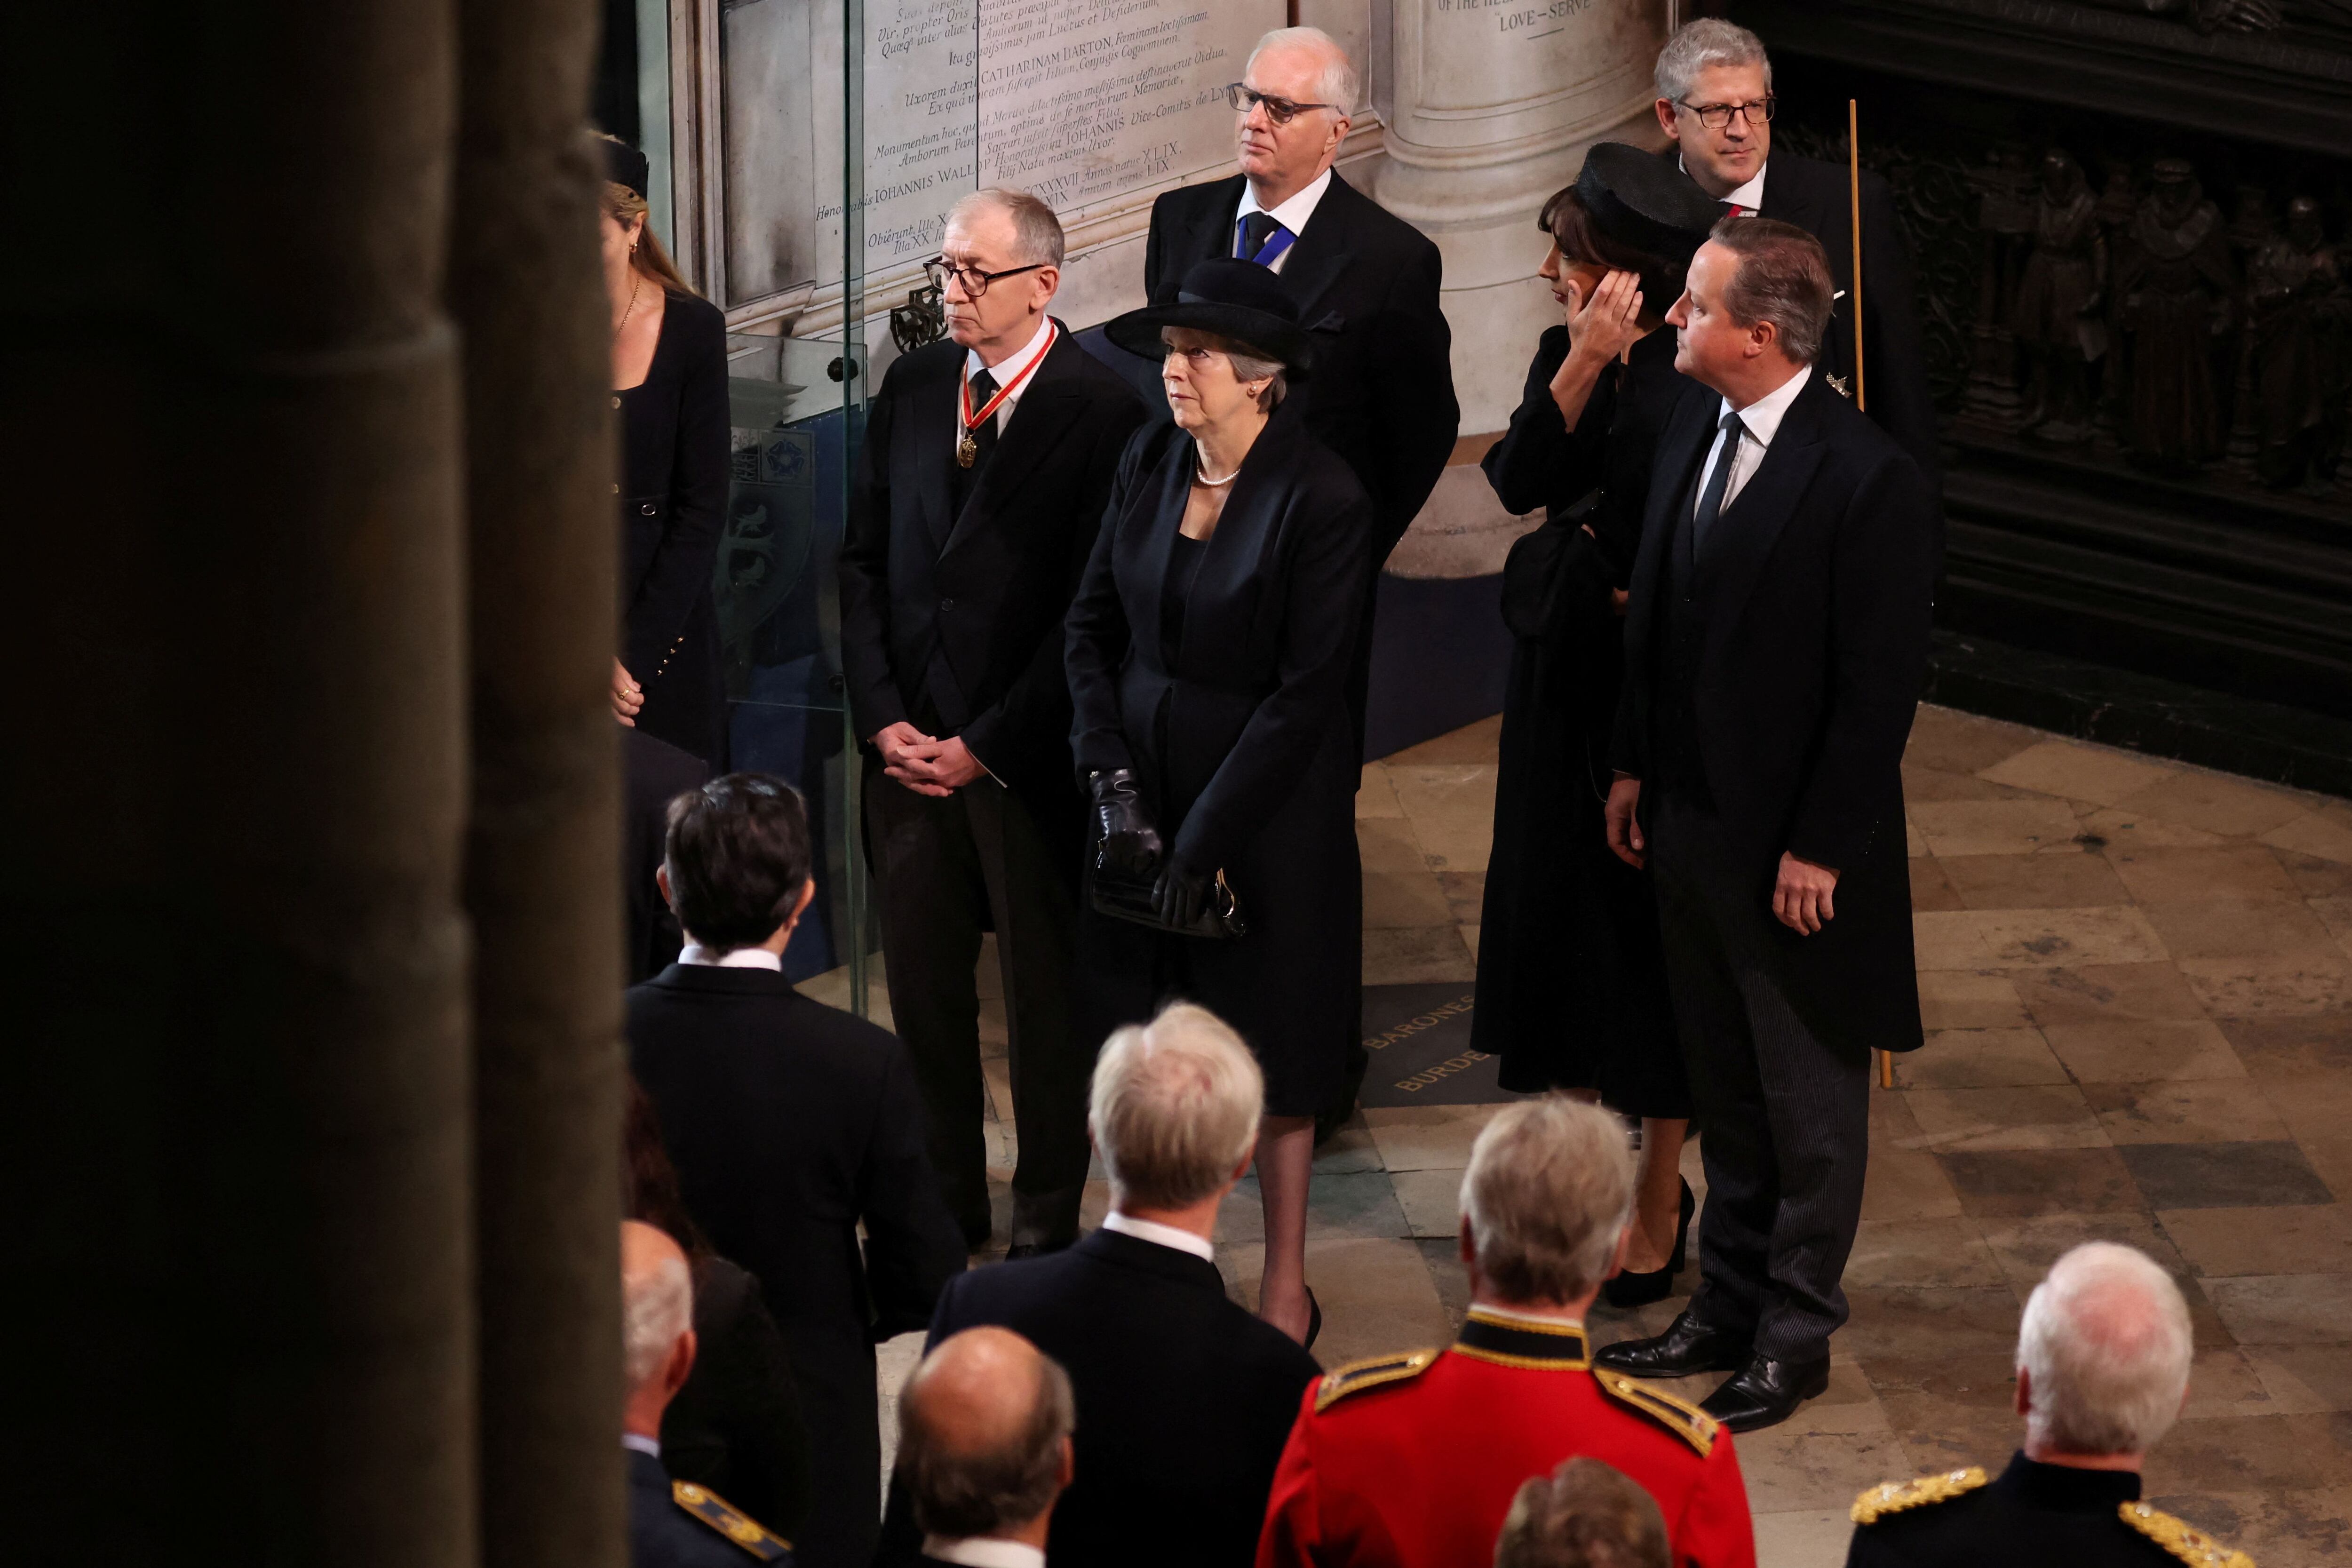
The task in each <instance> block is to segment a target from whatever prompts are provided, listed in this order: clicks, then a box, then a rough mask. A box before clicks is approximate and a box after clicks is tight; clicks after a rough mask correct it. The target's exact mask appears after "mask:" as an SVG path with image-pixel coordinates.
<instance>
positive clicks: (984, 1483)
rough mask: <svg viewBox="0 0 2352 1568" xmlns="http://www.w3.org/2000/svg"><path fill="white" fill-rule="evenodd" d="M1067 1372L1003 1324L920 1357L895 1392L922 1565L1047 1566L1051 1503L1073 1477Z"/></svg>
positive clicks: (903, 1476)
mask: <svg viewBox="0 0 2352 1568" xmlns="http://www.w3.org/2000/svg"><path fill="white" fill-rule="evenodd" d="M1074 1405H1075V1402H1074V1401H1073V1399H1072V1398H1071V1394H1070V1375H1069V1373H1066V1372H1064V1371H1063V1370H1062V1369H1061V1367H1060V1366H1058V1365H1056V1364H1055V1361H1054V1358H1053V1357H1051V1356H1049V1355H1045V1354H1043V1353H1041V1352H1039V1351H1038V1349H1037V1347H1036V1346H1035V1345H1033V1344H1031V1343H1030V1342H1028V1341H1027V1340H1024V1339H1023V1338H1022V1337H1021V1336H1020V1335H1019V1334H1016V1333H1013V1332H1012V1331H1009V1330H1005V1329H966V1330H964V1331H962V1332H961V1333H959V1334H950V1336H948V1338H946V1339H945V1340H942V1341H940V1342H939V1343H938V1344H936V1345H934V1346H933V1347H932V1348H931V1349H930V1350H929V1352H926V1353H925V1354H924V1356H923V1360H922V1364H921V1365H919V1366H918V1367H916V1368H915V1371H914V1375H912V1376H911V1377H909V1378H908V1379H907V1386H906V1387H905V1388H904V1389H902V1390H900V1391H899V1394H898V1465H897V1474H896V1478H895V1479H896V1480H897V1482H898V1486H899V1488H900V1489H901V1490H902V1492H903V1495H904V1496H905V1497H906V1498H907V1499H908V1504H909V1506H910V1507H911V1509H912V1510H913V1513H914V1519H915V1524H916V1526H917V1527H918V1528H919V1529H920V1530H921V1531H922V1532H923V1546H922V1556H921V1559H920V1561H922V1562H924V1563H963V1564H966V1565H967V1568H1045V1537H1046V1534H1047V1532H1048V1531H1050V1530H1051V1528H1052V1525H1053V1519H1054V1505H1055V1502H1056V1501H1057V1500H1059V1499H1060V1498H1061V1496H1062V1494H1063V1491H1064V1490H1065V1489H1066V1488H1067V1487H1068V1486H1069V1484H1070V1477H1071V1476H1072V1475H1073V1474H1074V1473H1075V1466H1074V1464H1073V1460H1072V1457H1071V1451H1070V1429H1071V1427H1072V1426H1074V1425H1075V1424H1076V1411H1075V1407H1074Z"/></svg>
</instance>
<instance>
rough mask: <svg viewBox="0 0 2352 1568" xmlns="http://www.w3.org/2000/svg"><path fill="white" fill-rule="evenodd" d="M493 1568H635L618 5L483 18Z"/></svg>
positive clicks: (470, 610)
mask: <svg viewBox="0 0 2352 1568" xmlns="http://www.w3.org/2000/svg"><path fill="white" fill-rule="evenodd" d="M457 26H458V33H457V43H458V57H457V63H458V137H457V174H456V180H455V184H454V186H453V195H454V200H455V216H456V222H455V224H454V225H453V227H452V232H451V237H450V276H449V302H450V310H451V313H452V314H453V315H455V316H456V317H457V321H458V323H459V325H460V326H461V327H462V329H463V331H464V335H465V344H466V361H465V375H466V383H465V384H466V447H467V516H468V520H469V525H468V530H467V543H468V549H467V634H468V637H469V638H470V642H471V654H472V658H471V668H470V679H471V686H470V695H471V719H472V723H471V732H472V738H473V773H472V781H471V782H472V819H471V823H470V827H469V832H468V835H467V862H466V889H465V890H466V906H467V910H468V912H469V913H470V914H471V915H472V916H473V920H474V937H475V946H474V969H473V982H474V1030H475V1038H474V1045H475V1059H474V1114H473V1129H474V1135H475V1136H474V1176H475V1184H476V1191H475V1200H474V1216H475V1224H476V1227H477V1230H476V1258H477V1262H476V1274H477V1279H476V1285H475V1302H476V1309H477V1312H478V1322H479V1326H480V1336H481V1340H480V1345H481V1372H480V1402H481V1404H480V1408H481V1426H480V1441H481V1454H480V1477H481V1479H480V1498H481V1543H482V1544H481V1552H482V1562H483V1563H486V1564H489V1563H495V1564H498V1565H499V1568H573V1565H579V1568H622V1565H623V1564H624V1563H625V1562H626V1560H627V1547H626V1541H627V1535H626V1531H625V1528H624V1525H625V1517H624V1507H623V1494H622V1480H621V1475H622V1472H621V1448H620V1422H621V1393H622V1391H621V1373H620V1345H621V1329H620V1314H619V1310H618V1302H617V1296H618V1281H619V1279H620V1261H619V1256H618V1223H619V1217H620V1216H619V1140H620V1094H619V1086H620V1071H621V1057H620V1045H619V1041H620V1008H619V1001H620V985H621V915H620V905H619V896H620V862H619V855H620V820H619V806H618V787H619V786H618V757H619V734H620V731H619V727H618V726H617V725H615V724H614V721H613V716H612V710H611V709H610V707H609V706H608V704H607V700H606V697H605V693H606V691H607V689H609V687H610V684H611V675H612V668H613V637H614V624H615V610H614V593H615V587H614V580H615V575H616V573H617V571H618V565H619V563H618V559H617V557H618V542H617V539H616V530H617V528H618V521H619V510H618V508H617V506H616V504H615V502H614V461H615V458H614V428H615V420H616V417H617V416H615V414H614V412H613V410H614V405H616V404H617V402H618V399H616V398H614V396H613V395H612V347H611V345H612V334H611V330H610V326H609V318H608V316H607V315H606V308H605V304H604V281H603V274H602V272H601V270H600V267H599V263H598V260H597V251H596V243H595V233H596V222H597V214H598V211H599V207H598V203H597V192H598V190H599V189H600V188H601V184H602V181H603V179H604V173H603V163H602V159H601V156H598V155H596V154H594V153H592V150H591V148H592V144H591V143H590V142H588V141H587V139H586V136H585V133H584V132H583V129H582V110H583V105H584V104H585V103H586V102H587V100H588V82H589V78H590V74H591V67H592V64H593V59H594V54H595V44H596V36H597V26H598V15H597V9H596V7H595V5H593V3H592V0H459V4H458V5H457Z"/></svg>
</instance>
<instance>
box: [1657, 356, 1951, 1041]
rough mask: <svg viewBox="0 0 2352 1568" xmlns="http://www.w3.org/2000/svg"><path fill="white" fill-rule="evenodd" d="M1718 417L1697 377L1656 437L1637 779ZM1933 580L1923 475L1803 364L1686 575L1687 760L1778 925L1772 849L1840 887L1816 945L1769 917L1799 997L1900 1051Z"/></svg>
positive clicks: (1907, 1030)
mask: <svg viewBox="0 0 2352 1568" xmlns="http://www.w3.org/2000/svg"><path fill="white" fill-rule="evenodd" d="M1721 407H1722V399H1721V398H1720V397H1719V396H1718V395H1717V394H1716V393H1714V392H1712V391H1710V390H1709V389H1707V388H1706V387H1704V386H1702V385H1700V384H1697V383H1696V382H1692V383H1690V384H1688V385H1687V386H1686V387H1685V389H1684V391H1683V393H1682V395H1681V396H1680V397H1679V398H1678V399H1677V400H1676V401H1675V405H1674V408H1673V412H1672V413H1671V414H1670V415H1669V416H1668V418H1667V423H1666V428H1665V433H1664V435H1663V436H1662V437H1660V438H1659V441H1658V449H1657V459H1656V466H1655V468H1654V469H1653V470H1652V476H1651V482H1650V493H1649V504H1648V507H1647V509H1646V516H1645V518H1644V520H1643V529H1642V548H1641V552H1640V554H1639V555H1638V556H1637V557H1636V558H1635V560H1634V563H1633V587H1632V590H1631V592H1632V599H1631V602H1630V603H1629V604H1628V605H1627V606H1626V616H1625V687H1624V695H1623V697H1622V700H1620V703H1619V707H1618V721H1617V727H1616V738H1615V742H1614V744H1613V747H1612V752H1613V761H1614V763H1615V766H1616V767H1617V768H1618V769H1619V770H1621V771H1622V772H1624V773H1631V774H1633V776H1635V777H1637V778H1639V777H1643V776H1644V775H1645V774H1646V773H1648V771H1649V758H1650V755H1651V751H1652V742H1653V739H1654V733H1655V731H1654V721H1655V720H1656V717H1657V714H1656V707H1657V704H1656V697H1657V693H1658V689H1659V686H1660V668H1659V667H1660V662H1661V651H1662V650H1661V646H1660V645H1661V643H1662V640H1663V639H1662V637H1661V636H1660V633H1661V631H1662V629H1663V624H1664V620H1665V609H1664V603H1663V597H1664V594H1665V593H1666V592H1667V586H1666V578H1667V572H1666V565H1667V551H1668V548H1669V546H1670V542H1671V540H1672V538H1673V535H1674V532H1675V522H1676V519H1677V513H1678V511H1679V510H1681V509H1686V508H1688V507H1689V506H1690V505H1691V502H1692V500H1693V499H1694V496H1695V494H1696V484H1697V479H1698V475H1699V472H1700V469H1701V467H1702V465H1703V464H1704V463H1705V461H1706V453H1707V449H1708V447H1709V446H1710V445H1711V444H1712V443H1713V441H1714V439H1715V432H1716V416H1717V414H1718V413H1719V412H1720V410H1721ZM1936 566H1937V560H1936V547H1935V504H1934V500H1933V498H1932V496H1931V495H1930V493H1929V491H1928V489H1927V480H1926V479H1924V478H1923V477H1922V476H1921V474H1920V472H1919V468H1918V465H1917V464H1916V463H1914V462H1912V461H1911V459H1910V458H1909V457H1908V456H1906V454H1905V453H1904V451H1903V449H1902V448H1901V447H1897V446H1896V445H1895V442H1894V440H1893V439H1892V438H1891V437H1888V436H1887V434H1886V433H1885V431H1883V430H1881V429H1879V428H1878V426H1875V425H1874V424H1873V423H1872V422H1871V421H1870V420H1868V419H1867V418H1865V417H1864V416H1862V415H1860V414H1857V413H1855V412H1854V408H1853V404H1851V403H1849V402H1847V401H1846V400H1845V399H1844V398H1843V397H1840V396H1839V395H1837V394H1836V393H1835V392H1834V391H1832V389H1831V388H1830V387H1829V386H1828V385H1827V384H1825V383H1824V382H1823V380H1822V374H1821V373H1820V372H1818V371H1816V372H1814V373H1813V374H1812V375H1811V380H1810V382H1809V383H1808V384H1807V385H1806V387H1805V389H1804V391H1803V392H1802V393H1801V394H1799V395H1798V397H1797V399H1796V401H1795V402H1794V403H1793V404H1791V405H1790V408H1789V412H1788V415H1787V416H1786V417H1785V418H1784V419H1782V421H1781V423H1780V429H1779V431H1778V432H1777V433H1776V434H1775V436H1774V437H1773V440H1772V444H1771V446H1770V447H1767V448H1766V449H1765V454H1764V459H1763V461H1762V463H1761V464H1760V465H1759V467H1758V468H1757V470H1756V472H1755V474H1754V475H1753V476H1752V477H1750V478H1749V479H1748V482H1747V484H1746V485H1745V486H1744V487H1743V488H1742V489H1741V490H1740V492H1739V494H1738V498H1737V499H1735V500H1733V502H1732V504H1731V505H1730V507H1729V508H1727V510H1725V512H1724V514H1723V516H1722V518H1721V519H1720V520H1718V521H1717V522H1716V523H1715V524H1714V527H1713V530H1712V531H1711V533H1710V534H1709V537H1708V541H1707V548H1706V552H1703V553H1702V554H1701V556H1700V558H1699V563H1698V571H1697V577H1696V600H1697V605H1696V612H1697V614H1698V616H1699V617H1700V619H1701V621H1702V624H1703V625H1704V626H1705V627H1706V637H1705V641H1704V644H1703V645H1702V647H1701V652H1700V655H1699V663H1698V672H1697V678H1696V718H1697V739H1698V745H1699V757H1700V763H1701V765H1702V767H1703V769H1704V771H1705V773H1706V784H1707V789H1708V792H1709V794H1710V795H1712V797H1713V799H1714V803H1715V806H1716V809H1717V813H1718V814H1719V815H1720V816H1721V817H1722V820H1723V822H1724V824H1725V826H1726V827H1727V830H1728V832H1729V834H1730V837H1731V842H1732V843H1733V845H1734V846H1735V849H1736V853H1737V854H1738V856H1739V857H1740V858H1741V860H1742V862H1743V863H1744V864H1745V865H1746V866H1747V868H1748V874H1749V877H1750V879H1751V880H1752V881H1753V884H1754V887H1753V889H1752V890H1753V894H1754V897H1755V898H1756V900H1758V906H1757V907H1758V908H1759V909H1762V910H1767V911H1768V913H1767V915H1766V919H1767V920H1768V921H1769V905H1770V891H1771V886H1772V879H1773V875H1774V872H1775V870H1776V868H1777V867H1778V865H1779V862H1780V855H1781V854H1782V852H1783V851H1786V852H1789V853H1791V854H1794V855H1796V856H1798V857H1799V858H1801V859H1806V860H1811V861H1813V862H1815V863H1816V864H1818V865H1823V866H1828V867H1832V868H1835V869H1836V870H1837V872H1838V873H1839V879H1838V885H1837V894H1836V904H1837V915H1836V918H1835V919H1834V920H1832V921H1831V922H1830V923H1829V925H1828V926H1826V927H1825V928H1823V930H1822V931H1820V932H1818V933H1816V934H1814V935H1812V936H1810V937H1805V936H1800V935H1798V934H1797V933H1796V932H1794V931H1790V930H1788V929H1787V928H1786V927H1784V926H1781V925H1780V924H1779V923H1778V922H1777V921H1774V922H1771V930H1772V931H1773V932H1774V933H1775V937H1774V940H1775V941H1777V942H1780V945H1781V948H1782V950H1783V951H1784V952H1785V953H1786V955H1787V958H1788V962H1789V964H1790V969H1789V973H1790V976H1791V978H1792V981H1793V982H1794V984H1795V986H1796V988H1797V989H1798V990H1800V991H1802V992H1803V993H1804V994H1805V995H1804V996H1802V997H1797V998H1794V999H1795V1000H1797V1001H1798V1003H1799V1005H1801V1006H1802V1007H1805V1008H1806V1010H1807V1011H1808V1013H1809V1015H1810V1016H1811V1017H1810V1021H1811V1022H1812V1023H1813V1024H1814V1026H1815V1027H1816V1028H1817V1029H1820V1030H1821V1031H1822V1033H1823V1035H1824V1037H1827V1038H1832V1039H1846V1040H1855V1039H1862V1040H1866V1043H1868V1044H1871V1045H1875V1046H1880V1047H1892V1048H1895V1049H1905V1048H1907V1047H1909V1046H1914V1045H1916V1044H1918V1043H1919V1035H1918V1029H1919V1023H1918V1018H1919V1011H1918V992H1917V977H1916V974H1915V973H1914V970H1913V963H1912V947H1911V902H1910V872H1909V863H1908V860H1907V858H1906V847H1905V843H1906V837H1905V832H1904V822H1903V780H1902V773H1901V764H1902V761H1903V743H1904V741H1905V739H1906V737H1907V736H1908V735H1909V733H1910V730H1911V718H1912V714H1913V712H1914V711H1915V710H1916V708H1917V706H1918V700H1919V689H1920V687H1921V685H1922V684H1923V683H1924V681H1925V680H1926V678H1927V626H1928V616H1929V610H1930V598H1931V595H1932V594H1933V591H1934V584H1935V579H1936ZM1808 997H1810V998H1811V999H1812V1000H1811V1003H1808V1001H1807V1000H1806V998H1808Z"/></svg>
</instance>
